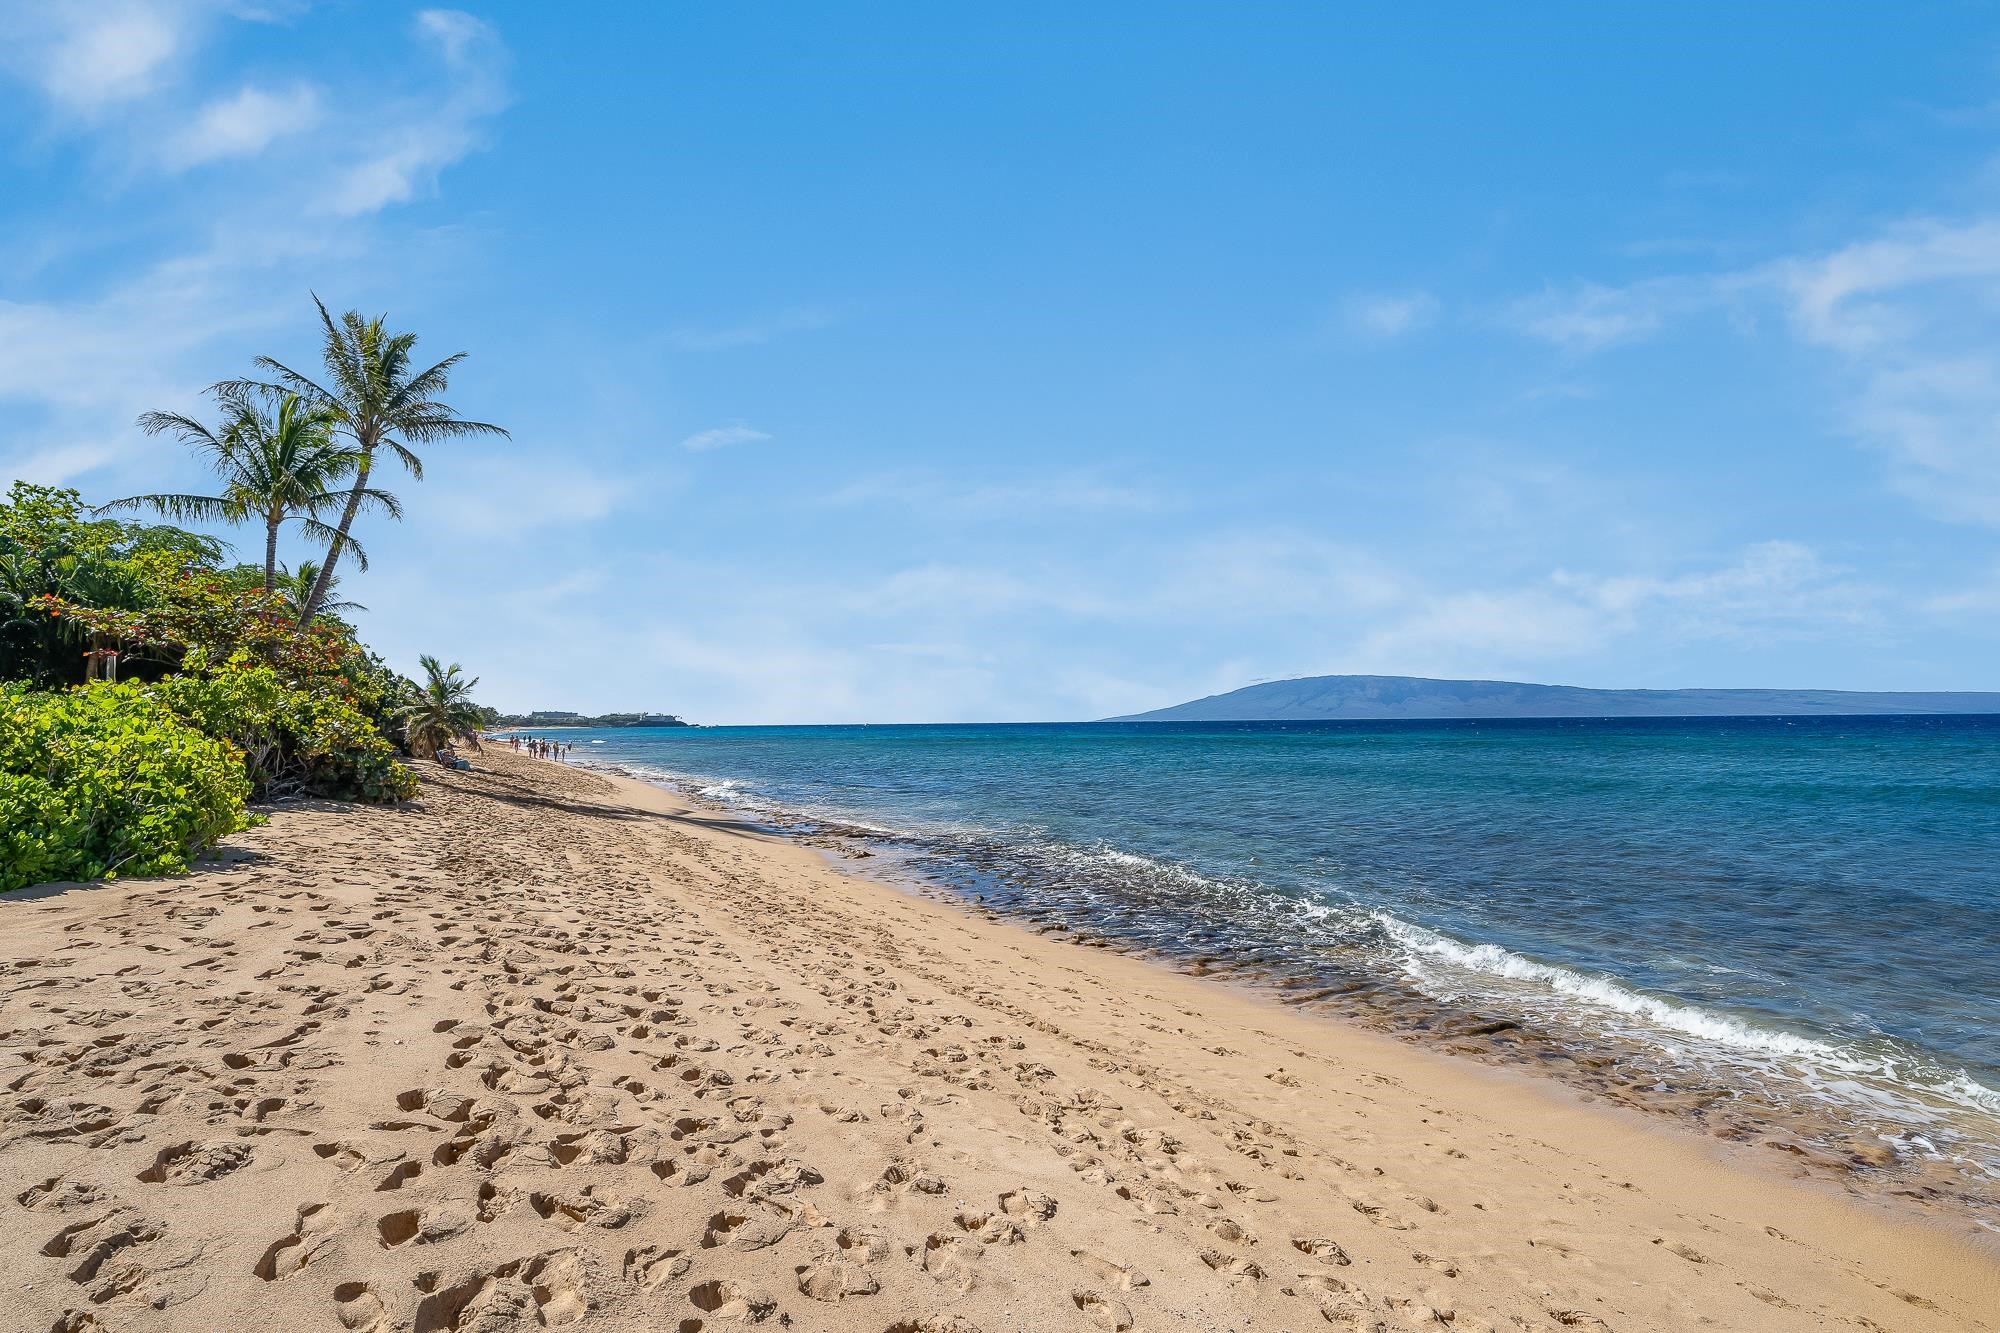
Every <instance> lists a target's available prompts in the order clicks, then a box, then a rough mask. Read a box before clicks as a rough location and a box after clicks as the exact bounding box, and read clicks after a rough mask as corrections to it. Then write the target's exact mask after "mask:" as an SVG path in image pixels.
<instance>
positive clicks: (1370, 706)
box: [1105, 675, 2000, 722]
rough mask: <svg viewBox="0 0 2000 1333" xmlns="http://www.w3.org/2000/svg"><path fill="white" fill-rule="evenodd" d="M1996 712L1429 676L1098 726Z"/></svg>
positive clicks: (1236, 697) (1261, 691)
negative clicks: (1142, 723) (1405, 719)
mask: <svg viewBox="0 0 2000 1333" xmlns="http://www.w3.org/2000/svg"><path fill="white" fill-rule="evenodd" d="M1972 713H2000V691H1992V690H1785V689H1686V690H1658V689H1640V690H1603V689H1591V688H1588V687H1585V686H1581V685H1538V684H1532V683H1530V682H1526V681H1510V680H1449V679H1441V678H1433V677H1428V676H1350V675H1343V676H1298V677H1294V678H1292V679H1289V680H1270V681H1262V682H1259V683H1258V684H1255V685H1246V686H1244V687H1242V688H1241V689H1236V690H1229V691H1227V692H1225V693H1222V694H1211V695H1208V696H1206V697H1205V698H1201V699H1191V700H1189V701H1187V702H1186V703H1180V704H1173V705H1170V706H1168V707H1166V708H1155V709H1150V710H1148V711H1146V712H1142V713H1128V714H1125V715H1123V716H1120V717H1113V718H1106V719H1105V721H1107V722H1320V721H1343V720H1352V721H1388V720H1393V719H1396V718H1409V719H1430V720H1443V719H1448V718H1493V719H1501V718H1528V717H1861V716H1869V715H1884V714H1889V715H1904V716H1918V715H1938V714H1972Z"/></svg>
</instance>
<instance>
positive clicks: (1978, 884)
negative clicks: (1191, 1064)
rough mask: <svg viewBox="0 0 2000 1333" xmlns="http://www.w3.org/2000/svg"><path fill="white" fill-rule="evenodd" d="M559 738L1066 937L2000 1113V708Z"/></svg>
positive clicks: (1903, 1110) (1916, 1116)
mask: <svg viewBox="0 0 2000 1333" xmlns="http://www.w3.org/2000/svg"><path fill="white" fill-rule="evenodd" d="M562 735H563V738H564V739H566V740H571V741H573V742H576V743H577V757H578V758H579V759H583V758H585V757H588V758H589V759H590V760H591V761H595V762H601V763H610V764H616V765H618V766H620V767H624V768H626V769H628V770H630V771H633V772H634V773H636V774H637V775H639V776H642V777H651V778H654V779H656V780H683V781H689V782H691V783H692V785H693V786H694V787H696V788H697V789H705V790H706V791H707V793H708V794H709V795H711V796H715V797H718V798H721V799H724V800H728V801H730V802H733V803H735V804H737V805H739V806H743V807H746V808H748V809H750V810H752V811H756V812H759V813H761V814H763V815H765V816H767V817H769V818H772V819H776V820H789V821H792V822H797V821H798V820H799V819H801V818H803V819H807V820H817V821H837V822H840V823H850V824H861V825H865V826H868V827H869V828H871V829H873V830H875V831H876V833H877V834H879V835H880V841H881V843H882V845H883V846H884V847H885V848H888V849H891V850H892V851H894V852H896V853H897V854H899V855H900V856H901V857H902V859H903V862H904V863H905V864H907V865H909V866H910V867H911V868H912V869H913V870H914V871H916V872H918V873H922V874H924V875H926V876H928V877H930V878H932V879H934V880H937V881H940V882H943V883H947V884H950V885H953V886H955V887H957V888H959V889H961V890H962V891H964V892H967V893H972V894H979V895H983V896H985V897H987V898H988V900H989V901H993V902H995V903H997V904H999V905H1002V906H1007V907H1013V908H1019V909H1024V910H1030V911H1034V912H1036V913H1039V914H1044V915H1048V916H1053V917H1056V918H1059V919H1061V920H1063V921H1065V922H1067V923H1069V924H1071V925H1072V926H1079V927H1087V928H1094V929H1096V930H1099V931H1102V932H1104V933H1109V934H1113V935H1118V936H1122V937H1125V938H1129V939H1131V940H1133V941H1135V942H1138V943H1143V944H1146V945H1150V946H1153V947H1156V948H1161V949H1166V950H1169V951H1174V952H1178V953H1182V954H1221V955H1225V956H1229V957H1232V958H1240V957H1255V958H1260V959H1265V960H1267V961H1270V962H1273V963H1277V964H1280V965H1283V966H1295V967H1299V968H1303V969H1307V970H1314V971H1325V972H1328V973H1329V974H1335V975H1346V974H1351V973H1353V972H1354V971H1356V970H1357V969H1359V970H1367V971H1372V972H1374V973H1375V974H1377V975H1380V976H1383V977H1386V978H1390V979H1393V980H1395V981H1396V982H1398V983H1399V984H1404V985H1409V986H1414V987H1416V988H1417V989H1418V990H1420V991H1422V992H1424V993H1426V994H1428V995H1431V996H1434V997H1436V998H1438V999H1441V1000H1446V1001H1470V1002H1474V1003H1477V1004H1478V1005H1479V1006H1481V1007H1482V1008H1484V1009H1487V1010H1489V1011H1490V1010H1495V1009H1497V1010H1500V1011H1502V1012H1519V1013H1520V1014H1521V1015H1522V1016H1524V1017H1528V1018H1533V1019H1535V1020H1537V1021H1538V1022H1540V1023H1542V1024H1544V1025H1557V1026H1563V1025H1567V1027H1568V1028H1570V1029H1572V1030H1574V1031H1576V1032H1577V1033H1578V1034H1580V1035H1590V1034H1594V1035H1602V1036H1607V1037H1613V1038H1617V1039H1619V1040H1622V1041H1627V1042H1637V1043H1641V1044H1643V1045H1645V1046H1646V1047H1647V1048H1648V1049H1651V1050H1655V1051H1657V1052H1659V1053H1660V1057H1661V1061H1662V1067H1663V1068H1671V1067H1673V1066H1674V1065H1675V1064H1676V1063H1679V1064H1681V1065H1687V1064H1689V1063H1693V1062H1709V1063H1713V1064H1715V1065H1717V1066H1718V1067H1722V1066H1732V1067H1738V1068H1744V1069H1749V1070H1752V1071H1755V1072H1758V1073H1759V1074H1760V1075H1761V1076H1763V1077H1766V1078H1784V1079H1791V1080H1795V1081H1796V1082H1797V1083H1798V1085H1799V1086H1800V1087H1801V1088H1802V1089H1806V1090H1809V1091H1810V1092H1812V1093H1814V1094H1818V1095H1824V1096H1829V1097H1847V1098H1849V1099H1850V1100H1852V1101H1854V1102H1855V1103H1856V1104H1870V1103H1879V1104H1880V1105H1882V1106H1883V1107H1885V1108H1886V1110H1885V1115H1887V1117H1888V1119H1890V1120H1891V1121H1895V1122H1896V1123H1897V1124H1898V1125H1901V1126H1903V1127H1909V1126H1912V1125H1914V1126H1916V1127H1918V1132H1922V1125H1923V1123H1924V1117H1925V1115H1926V1114H1927V1112H1928V1111H1933V1110H1936V1109H1937V1108H1940V1107H1943V1108H1947V1109H1952V1108H1958V1109H1966V1110H1970V1111H1972V1112H1974V1113H1975V1114H1979V1113H1984V1114H2000V1093H1996V1092H1994V1091H1993V1090H1994V1089H2000V718H1993V717H1952V718H1810V719H1697V720H1661V719H1645V720H1610V721H1586V720H1569V719H1565V720H1548V721H1502V722H1389V723H1244V724H1218V723H1206V724H1118V723H1094V724H1084V725H1047V726H1028V725H1022V726H1013V725H1000V726H871V727H770V728H753V727H743V728H712V729H711V728H703V729H695V730H672V729H669V730H643V731H629V730H628V731H594V732H578V731H570V732H564V733H562ZM597 742H601V743H597ZM1899 1098H1900V1099H1904V1100H1906V1101H1907V1102H1908V1105H1902V1104H1900V1103H1898V1104H1896V1105H1890V1103H1895V1102H1897V1101H1898V1099H1899Z"/></svg>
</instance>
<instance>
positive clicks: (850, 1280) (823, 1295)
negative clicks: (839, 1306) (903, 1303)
mask: <svg viewBox="0 0 2000 1333" xmlns="http://www.w3.org/2000/svg"><path fill="white" fill-rule="evenodd" d="M795 1272H796V1273H797V1275H798V1279H799V1290H800V1291H802V1292H804V1293H805V1294H806V1295H808V1296H810V1297H812V1298H813V1299H814V1300H816V1301H829V1302H838V1301H843V1300H845V1299H847V1298H848V1297H849V1296H872V1295H874V1294H875V1293H876V1292H878V1291H880V1290H881V1289H882V1284H881V1283H880V1282H878V1281H876V1279H875V1275H874V1274H873V1273H871V1272H869V1271H868V1269H867V1268H866V1267H864V1266H863V1265H861V1264H859V1263H856V1262H854V1261H853V1260H851V1259H846V1258H842V1257H839V1256H835V1255H820V1256H818V1257H817V1258H815V1259H814V1260H813V1261H812V1262H811V1263H810V1264H802V1265H800V1266H799V1267H798V1268H797V1269H796V1270H795Z"/></svg>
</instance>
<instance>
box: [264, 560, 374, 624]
mask: <svg viewBox="0 0 2000 1333" xmlns="http://www.w3.org/2000/svg"><path fill="white" fill-rule="evenodd" d="M319 568H320V567H319V562H318V561H317V560H301V561H299V567H298V568H297V569H285V568H282V567H281V568H280V569H279V570H278V595H279V596H280V597H282V598H284V599H285V604H286V606H287V607H288V608H289V609H290V610H291V612H292V614H293V615H304V614H305V609H306V598H308V597H310V596H311V595H312V590H313V588H314V586H315V585H317V584H318V583H319ZM339 594H340V580H339V579H338V578H330V579H328V580H327V581H326V591H325V593H324V594H323V597H322V600H321V602H320V604H319V610H318V611H317V612H316V614H318V615H322V616H335V617H345V616H346V615H347V613H348V612H350V611H366V610H367V609H368V608H367V607H365V606H363V605H362V604H361V603H359V602H348V601H342V600H341V598H340V595H339Z"/></svg>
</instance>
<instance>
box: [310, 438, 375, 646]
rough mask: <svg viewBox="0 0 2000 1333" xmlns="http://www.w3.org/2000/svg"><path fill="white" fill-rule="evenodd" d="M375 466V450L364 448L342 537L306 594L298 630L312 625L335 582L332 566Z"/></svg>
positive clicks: (342, 515)
mask: <svg viewBox="0 0 2000 1333" xmlns="http://www.w3.org/2000/svg"><path fill="white" fill-rule="evenodd" d="M374 465H375V447H374V446H373V445H364V446H363V447H362V450H361V466H360V467H358V468H356V469H354V488H353V489H352V490H350V491H348V493H347V504H346V505H345V506H343V507H342V509H341V511H340V523H339V525H338V527H337V531H338V532H339V533H340V538H339V540H337V541H336V542H334V544H333V545H332V546H330V547H328V548H327V552H326V563H325V564H323V565H321V566H320V567H319V577H318V578H316V579H314V580H313V586H312V591H311V592H309V593H307V594H306V604H305V606H304V607H303V608H301V610H300V611H299V628H300V629H304V628H306V627H307V626H308V625H310V624H312V622H313V616H314V615H315V614H316V613H317V612H318V611H319V604H320V603H321V602H322V601H324V600H325V598H326V589H327V585H328V584H330V583H332V582H333V567H334V566H335V565H337V564H339V563H340V552H341V548H343V547H345V546H346V545H347V530H348V529H349V528H351V527H353V526H354V516H355V515H356V514H358V513H360V512H361V493H362V492H363V491H365V490H367V489H368V469H369V468H371V467H373V466H374Z"/></svg>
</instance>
